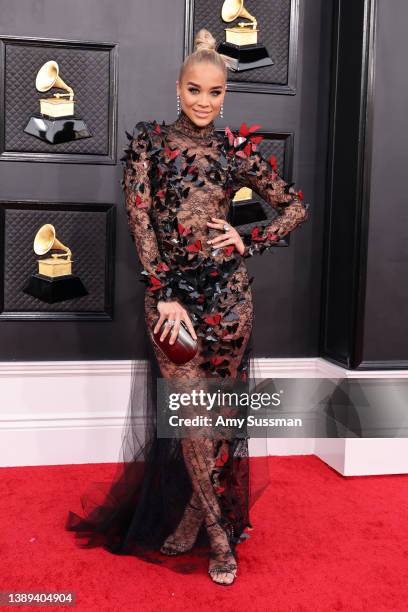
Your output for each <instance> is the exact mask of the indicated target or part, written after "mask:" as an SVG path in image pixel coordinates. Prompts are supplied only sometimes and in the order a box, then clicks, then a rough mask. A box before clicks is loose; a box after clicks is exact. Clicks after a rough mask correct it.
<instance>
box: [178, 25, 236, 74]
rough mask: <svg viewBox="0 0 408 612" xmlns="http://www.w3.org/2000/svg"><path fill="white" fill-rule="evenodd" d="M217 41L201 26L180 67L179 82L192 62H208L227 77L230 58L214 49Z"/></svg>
mask: <svg viewBox="0 0 408 612" xmlns="http://www.w3.org/2000/svg"><path fill="white" fill-rule="evenodd" d="M216 45H217V41H216V40H215V38H214V36H213V35H212V34H211V32H210V31H209V30H207V29H206V28H201V30H199V31H198V32H197V34H196V36H195V38H194V51H193V52H192V53H190V55H188V56H187V57H186V58H185V60H184V62H183V63H182V65H181V67H180V73H179V81H180V83H181V81H182V79H183V75H184V72H185V71H186V70H187V68H189V67H190V66H191V65H193V64H197V63H200V62H209V63H210V64H213V65H214V66H216V67H217V68H219V69H220V70H221V72H222V73H223V74H224V78H225V80H226V79H227V70H228V67H229V66H230V65H231V60H230V58H229V57H227V56H226V55H223V54H222V53H218V51H216Z"/></svg>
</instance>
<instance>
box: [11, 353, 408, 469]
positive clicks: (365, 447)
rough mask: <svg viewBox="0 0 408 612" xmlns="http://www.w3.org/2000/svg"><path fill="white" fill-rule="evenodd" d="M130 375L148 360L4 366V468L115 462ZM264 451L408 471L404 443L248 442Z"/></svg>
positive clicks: (264, 364)
mask: <svg viewBox="0 0 408 612" xmlns="http://www.w3.org/2000/svg"><path fill="white" fill-rule="evenodd" d="M253 365H254V376H255V377H260V378H269V377H274V376H275V377H282V378H283V377H286V376H287V377H307V376H310V377H317V378H319V377H320V378H327V377H329V378H330V377H333V378H337V377H338V378H344V377H347V376H358V377H363V376H370V377H373V376H382V375H383V376H388V377H393V378H395V377H397V376H401V377H406V376H408V372H407V371H406V370H402V371H398V372H397V371H395V370H393V371H381V372H372V371H371V372H355V371H354V372H351V371H349V370H344V369H343V368H339V367H338V366H335V365H333V364H331V363H329V362H327V361H325V360H324V359H320V358H308V359H256V360H255V361H254V363H253ZM132 368H136V370H137V372H138V374H140V376H145V373H146V369H145V368H146V363H145V362H144V361H139V362H132V361H129V360H124V361H118V360H116V361H85V362H80V361H40V362H32V361H28V362H0V466H1V467H6V466H26V465H64V464H80V463H105V462H116V461H118V459H120V458H121V457H120V446H121V436H122V432H123V424H124V418H125V415H126V413H127V408H128V400H129V393H130V381H131V372H132ZM387 440H388V446H387V442H386V441H387ZM397 447H398V450H396V449H397ZM265 448H267V452H268V454H270V455H297V454H302V455H304V454H316V455H317V456H319V457H320V458H321V459H322V460H323V461H325V462H326V463H328V464H329V465H331V466H332V467H333V468H334V469H336V470H338V471H339V472H340V473H342V474H344V475H351V474H373V473H376V474H380V473H386V474H389V473H407V472H408V465H407V463H406V462H405V457H403V455H405V456H408V453H407V450H408V441H406V439H404V438H402V439H391V438H387V439H384V438H370V439H357V440H356V439H347V440H344V439H316V440H315V439H313V438H287V439H286V438H271V439H269V440H267V441H265V440H262V439H259V440H257V439H251V440H250V449H251V454H253V455H259V454H264V452H265ZM387 448H388V451H387V450H386V449H387ZM376 449H381V452H380V453H378V452H377V451H376ZM381 457H383V458H384V460H383V461H382V460H381ZM398 457H400V460H397V458H398ZM393 458H394V459H395V460H394V461H393ZM382 470H383V471H382Z"/></svg>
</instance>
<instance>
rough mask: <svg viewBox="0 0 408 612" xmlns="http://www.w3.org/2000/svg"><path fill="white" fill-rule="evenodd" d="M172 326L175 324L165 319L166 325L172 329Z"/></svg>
mask: <svg viewBox="0 0 408 612" xmlns="http://www.w3.org/2000/svg"><path fill="white" fill-rule="evenodd" d="M174 324H175V321H171V320H170V319H167V321H166V325H170V327H173V325H174Z"/></svg>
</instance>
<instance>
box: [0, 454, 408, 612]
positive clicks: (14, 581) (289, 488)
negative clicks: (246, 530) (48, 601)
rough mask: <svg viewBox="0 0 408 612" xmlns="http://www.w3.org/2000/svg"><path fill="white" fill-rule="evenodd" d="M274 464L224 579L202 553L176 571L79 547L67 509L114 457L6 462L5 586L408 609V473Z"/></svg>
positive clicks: (155, 601) (80, 602)
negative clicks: (197, 564)
mask: <svg viewBox="0 0 408 612" xmlns="http://www.w3.org/2000/svg"><path fill="white" fill-rule="evenodd" d="M270 469H271V480H272V483H271V485H270V487H269V488H268V489H267V491H265V493H264V494H263V495H262V497H261V498H260V499H259V500H258V501H257V503H256V505H255V506H254V509H253V512H252V522H253V525H254V530H253V531H252V532H251V537H250V538H249V539H248V540H247V541H246V542H244V543H243V544H240V545H239V548H238V550H239V552H240V565H239V575H238V578H237V580H236V582H235V583H234V585H232V586H229V587H225V586H224V587H223V586H217V585H215V584H213V583H212V582H211V581H210V578H209V577H208V575H207V574H206V563H205V562H204V560H203V566H202V570H201V571H200V572H197V573H196V574H189V575H181V574H176V573H174V572H172V571H170V570H168V569H165V568H161V567H158V566H155V565H152V564H149V563H146V562H143V561H140V560H137V559H135V558H133V557H121V556H116V555H112V554H110V553H109V552H107V551H104V550H103V549H100V548H96V549H88V550H81V549H79V548H77V547H76V546H75V544H74V539H73V534H72V533H69V532H65V531H64V529H63V527H64V522H65V518H66V513H67V510H68V509H71V510H80V506H79V503H78V495H79V493H80V492H81V491H82V490H83V489H84V486H85V483H87V482H89V481H90V480H104V479H105V477H106V478H107V479H108V478H109V476H110V475H111V474H112V473H113V466H112V465H106V464H104V465H84V466H79V465H78V466H77V465H75V466H68V465H67V466H48V467H27V468H0V493H1V495H0V504H1V517H2V529H1V556H0V558H1V561H0V563H1V571H0V587H1V588H0V591H11V590H13V591H17V590H26V591H34V590H35V591H69V590H72V591H75V592H76V597H77V605H76V606H75V607H74V609H76V610H80V611H81V612H82V611H83V610H84V611H85V610H95V611H96V610H109V611H116V610H117V611H119V610H121V611H122V610H132V611H133V610H137V611H139V610H141V611H153V610H154V611H157V610H160V612H168V611H176V610H177V611H181V610H194V612H197V611H199V610H211V611H213V610H221V611H222V612H228V611H232V610H234V611H235V610H245V611H246V610H250V611H251V612H252V611H258V610H259V611H273V612H274V611H276V612H309V611H311V612H316V611H319V610H324V611H329V610H342V611H343V610H344V611H347V612H348V611H350V610H352V611H354V610H367V611H370V612H380V611H382V610H384V611H387V612H390V611H391V610H395V611H398V612H403V611H405V610H408V580H407V578H408V513H407V510H408V475H400V476H365V477H342V476H340V475H339V474H337V472H335V471H334V470H332V469H331V468H329V467H328V466H326V465H325V464H324V463H323V462H321V461H320V460H319V459H317V458H316V457H313V456H298V457H272V458H271V460H270ZM50 500H51V501H52V503H50ZM19 609H20V610H33V609H36V608H33V607H26V606H24V607H19ZM37 609H38V608H37ZM61 609H62V606H59V607H54V606H47V610H49V611H51V610H61Z"/></svg>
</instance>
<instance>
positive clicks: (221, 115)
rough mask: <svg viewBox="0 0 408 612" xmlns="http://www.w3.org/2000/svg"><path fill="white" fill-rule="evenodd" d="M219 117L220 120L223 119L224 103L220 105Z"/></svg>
mask: <svg viewBox="0 0 408 612" xmlns="http://www.w3.org/2000/svg"><path fill="white" fill-rule="evenodd" d="M220 117H221V119H222V118H223V117H224V102H223V103H222V104H221V108H220Z"/></svg>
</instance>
